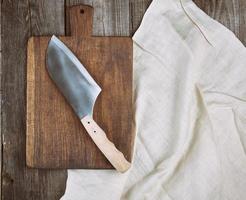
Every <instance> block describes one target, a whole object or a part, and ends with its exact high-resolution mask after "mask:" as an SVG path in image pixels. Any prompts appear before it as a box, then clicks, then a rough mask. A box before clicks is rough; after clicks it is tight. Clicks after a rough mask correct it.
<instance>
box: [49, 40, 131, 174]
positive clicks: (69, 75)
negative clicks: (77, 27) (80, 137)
mask: <svg viewBox="0 0 246 200" xmlns="http://www.w3.org/2000/svg"><path fill="white" fill-rule="evenodd" d="M46 62H47V63H46V66H47V70H48V73H49V75H50V77H51V79H52V80H53V81H54V82H55V84H56V85H57V87H58V88H59V90H60V91H61V93H62V94H63V95H64V96H65V98H66V100H67V101H68V103H69V104H70V105H71V106H72V108H73V110H74V112H75V113H76V115H77V116H78V117H79V119H80V121H81V123H82V124H83V126H84V128H85V129H86V131H87V133H88V134H89V135H90V137H91V138H92V140H93V141H94V143H95V144H96V145H97V147H98V148H99V149H100V150H101V152H102V153H103V154H104V156H105V157H106V158H107V159H108V160H109V162H110V163H111V164H112V165H113V166H114V168H115V169H116V170H117V171H119V172H125V171H127V170H128V169H129V168H130V163H129V162H128V161H127V160H126V159H125V157H124V155H123V154H122V153H121V152H120V151H119V150H118V149H117V148H116V147H115V145H114V144H113V143H112V142H111V141H110V140H109V139H108V138H107V136H106V134H105V132H104V131H103V130H102V129H101V128H100V127H99V126H98V125H97V123H96V122H95V121H94V120H93V107H94V104H95V102H96V99H97V96H98V95H99V94H100V92H101V88H100V86H99V85H98V84H97V83H96V82H95V80H94V79H93V78H92V77H91V75H90V74H89V73H88V71H87V70H86V68H85V67H84V66H83V64H82V63H81V62H80V61H79V60H78V59H77V57H76V56H75V55H74V54H73V53H72V51H71V50H70V49H69V48H68V47H67V46H66V45H65V44H64V43H63V42H62V41H61V40H59V39H58V38H57V37H56V36H52V37H51V39H50V41H49V44H48V48H47V52H46Z"/></svg>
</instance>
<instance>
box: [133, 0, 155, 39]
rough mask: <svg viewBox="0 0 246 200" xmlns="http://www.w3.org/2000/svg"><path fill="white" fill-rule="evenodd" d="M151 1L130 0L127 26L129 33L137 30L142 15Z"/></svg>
mask: <svg viewBox="0 0 246 200" xmlns="http://www.w3.org/2000/svg"><path fill="white" fill-rule="evenodd" d="M151 2H152V0H130V2H129V4H130V6H129V8H130V21H129V28H130V32H131V35H133V34H134V33H135V31H136V30H137V28H138V27H139V25H140V23H141V21H142V18H143V15H144V13H145V11H146V10H147V8H148V7H149V5H150V3H151Z"/></svg>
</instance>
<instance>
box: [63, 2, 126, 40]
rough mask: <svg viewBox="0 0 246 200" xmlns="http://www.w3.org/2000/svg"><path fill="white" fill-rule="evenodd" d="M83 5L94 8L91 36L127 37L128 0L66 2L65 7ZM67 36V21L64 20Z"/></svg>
mask: <svg viewBox="0 0 246 200" xmlns="http://www.w3.org/2000/svg"><path fill="white" fill-rule="evenodd" d="M78 4H85V5H90V6H92V7H93V8H94V17H93V35H96V36H129V35H130V28H129V20H130V18H129V16H130V15H129V0H124V1H122V0H106V1H102V0H67V1H66V6H67V7H68V6H72V5H78ZM66 19H67V21H66V24H67V26H66V31H67V33H68V34H69V32H70V31H69V19H68V18H66Z"/></svg>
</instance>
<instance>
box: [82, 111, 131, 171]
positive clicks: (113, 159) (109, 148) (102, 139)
mask: <svg viewBox="0 0 246 200" xmlns="http://www.w3.org/2000/svg"><path fill="white" fill-rule="evenodd" d="M81 123H82V124H83V126H84V127H85V129H86V131H87V133H88V134H89V135H90V137H91V138H92V140H93V141H94V143H95V144H96V145H97V147H98V148H99V149H100V151H101V152H102V153H103V154H104V156H105V157H106V158H107V159H108V161H109V162H110V163H111V164H112V165H113V166H114V168H115V169H116V170H117V171H119V172H125V171H127V170H128V169H129V168H130V166H131V163H129V162H128V161H127V160H126V159H125V157H124V155H123V153H122V152H120V151H119V150H118V149H117V148H116V147H115V145H114V144H113V143H112V142H111V141H110V140H109V139H108V138H107V136H106V134H105V132H104V131H103V130H102V129H101V128H100V127H99V126H98V125H97V123H96V122H95V121H94V120H93V119H92V118H91V117H90V116H85V117H84V118H82V119H81Z"/></svg>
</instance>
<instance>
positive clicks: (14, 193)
mask: <svg viewBox="0 0 246 200" xmlns="http://www.w3.org/2000/svg"><path fill="white" fill-rule="evenodd" d="M47 1H48V0H47ZM96 1H97V2H99V3H98V4H97V5H98V7H97V8H96V10H97V11H96V13H98V14H96V15H95V16H98V19H96V20H95V21H94V34H96V35H103V34H104V33H105V34H106V33H108V34H109V33H110V34H111V33H113V31H111V28H110V26H107V24H111V23H112V22H111V23H107V22H105V21H107V20H108V18H112V15H111V14H110V13H111V10H110V9H105V8H103V6H102V8H101V4H105V5H106V4H107V3H105V2H103V1H101V2H100V1H99V0H94V1H93V0H91V1H90V0H88V1H86V0H85V1H78V3H84V2H89V3H90V2H91V4H90V5H92V3H93V2H96ZM107 1H110V0H107ZM194 1H195V2H196V3H197V4H198V6H199V7H201V8H202V9H203V10H204V11H205V12H207V13H208V14H209V15H210V16H211V17H213V18H215V19H217V20H219V21H220V22H222V23H224V24H225V25H226V26H227V27H228V28H230V29H232V30H233V31H234V32H235V33H236V34H237V36H239V38H240V39H241V41H242V42H243V43H244V44H246V41H245V40H246V31H245V28H246V25H245V24H246V23H245V21H246V16H245V15H246V8H245V7H246V1H244V0H232V1H231V0H209V1H208V0H194ZM36 2H37V1H36ZM51 2H54V1H51ZM66 2H67V4H68V5H72V4H73V3H76V1H69V0H66ZM122 2H123V1H122ZM149 2H150V0H131V1H130V4H129V5H130V15H129V23H130V25H129V27H130V28H129V32H130V33H134V32H135V30H136V29H137V27H138V25H139V23H140V21H141V19H142V16H143V14H144V11H145V10H146V8H147V5H148V4H149ZM238 2H239V3H238ZM1 3H2V4H3V5H2V9H1V10H2V13H1V14H2V17H1V19H3V22H2V30H3V32H2V35H3V36H4V40H3V41H2V45H1V46H2V48H1V49H3V50H4V51H5V53H2V57H3V60H2V66H3V67H2V85H1V87H2V89H1V91H2V103H1V104H2V114H1V119H2V120H1V121H2V127H1V132H2V134H3V137H5V139H4V140H3V141H2V142H3V146H5V147H4V148H5V150H4V152H6V151H9V153H7V154H6V155H3V157H4V158H3V159H5V157H6V156H9V158H6V159H7V160H6V161H5V164H3V167H4V166H5V167H4V168H8V167H10V168H11V167H13V166H16V167H14V169H13V170H10V171H11V172H12V173H10V174H9V173H8V171H6V170H5V174H3V179H2V188H3V189H4V191H5V192H4V193H3V195H2V198H3V199H18V200H22V199H25V200H29V199H35V200H38V199H49V200H53V199H58V196H59V195H54V193H61V191H62V188H64V183H63V182H62V181H61V182H62V183H60V182H57V184H58V186H56V187H55V188H54V190H55V191H54V192H53V194H49V195H47V193H48V192H49V193H51V191H47V190H53V186H52V184H50V182H49V181H47V183H48V184H46V181H41V182H40V185H39V186H38V185H37V182H38V181H39V177H40V176H44V174H47V173H46V172H43V170H41V171H39V172H35V173H34V172H32V173H30V172H29V170H28V172H26V171H27V169H26V168H23V161H22V160H21V159H22V158H23V157H22V156H20V154H22V153H21V152H18V151H21V148H20V147H18V144H21V145H23V143H24V142H23V140H20V137H19V136H18V134H21V135H22V137H23V134H24V130H23V127H24V120H23V119H22V118H23V114H21V112H22V113H24V110H23V108H22V106H23V105H24V104H23V98H24V94H23V92H24V90H23V80H22V79H23V69H25V68H24V65H23V53H24V52H22V51H19V49H22V48H23V46H24V45H23V40H26V39H27V36H26V32H29V31H31V30H30V29H29V30H27V27H28V23H29V21H30V20H29V17H30V16H29V14H28V5H26V4H28V3H27V0H26V1H24V0H19V1H13V0H9V1H7V0H4V1H1ZM51 4H52V3H51ZM235 5H236V6H235ZM59 7H60V6H59ZM13 8H14V9H13ZM46 9H48V8H46ZM50 9H51V10H52V9H55V8H54V7H52V6H51V8H50ZM101 10H104V11H105V10H108V11H109V12H110V13H106V12H102V11H101ZM40 12H42V11H40ZM43 12H44V13H45V12H46V11H45V10H44V11H43ZM124 12H129V11H124ZM215 13H217V14H215ZM108 15H110V16H109V17H108ZM116 15H117V14H116ZM235 15H236V16H238V15H239V16H240V17H239V20H238V19H235ZM103 17H104V18H103ZM113 18H114V17H113ZM26 20H27V21H26ZM4 21H5V22H4ZM102 21H103V22H102ZM113 23H114V22H113ZM51 24H52V25H53V26H55V22H52V23H51ZM44 26H46V25H45V22H44V24H43V26H42V30H43V29H44ZM103 27H104V29H105V31H103V30H104V29H103ZM234 27H235V28H234ZM125 28H126V27H125ZM234 29H235V30H234ZM236 29H237V30H236ZM12 30H14V32H12ZM46 30H47V33H48V29H46ZM125 30H127V28H126V29H125ZM16 33H18V35H16ZM36 33H37V32H36ZM37 34H38V33H37ZM60 34H62V32H61V33H60ZM11 37H12V38H13V41H11ZM23 38H24V39H23ZM4 41H5V42H4ZM3 43H5V44H3ZM9 45H10V46H9ZM8 46H9V47H10V48H11V49H10V48H9V47H8ZM17 47H18V50H17V49H16V50H14V51H15V52H14V53H9V52H10V51H11V50H12V49H15V48H17ZM15 53H16V55H17V56H15ZM20 56H21V57H20ZM8 57H9V58H8ZM24 57H25V56H24ZM11 60H14V61H11ZM17 66H18V67H17ZM19 67H20V69H18V68H19ZM14 71H16V72H17V73H19V72H20V71H21V74H18V75H17V74H16V73H15V72H14ZM5 81H7V82H5ZM4 82H5V83H4ZM18 83H21V84H22V86H21V85H20V86H18ZM18 89H22V93H21V92H19V91H18ZM12 90H13V91H12ZM16 91H17V93H16ZM12 95H14V96H13V97H12ZM19 95H20V96H19ZM19 101H22V103H21V102H19ZM16 102H17V103H16ZM12 105H13V108H10V107H11V106H12ZM11 112H12V113H11ZM15 115H16V116H15ZM8 120H9V121H8ZM13 123H14V125H13ZM19 130H20V131H19ZM4 135H5V136H4ZM16 135H17V136H16ZM15 137H16V138H17V141H16V142H14V144H13V145H12V144H10V142H13V141H15V140H14V138H15ZM9 138H11V139H9ZM14 145H17V147H16V150H15V149H14V148H15V147H14ZM8 149H10V150H8ZM22 150H23V152H24V148H23V147H22ZM12 160H13V161H12ZM14 170H16V173H14V172H13V171H14ZM20 171H22V172H21V173H20ZM19 173H20V175H18V174H19ZM13 174H14V176H13ZM58 174H60V173H57V175H58ZM52 176H53V175H51V174H50V175H45V176H44V177H46V179H47V180H49V179H51V178H52ZM16 177H17V178H16ZM27 179H28V180H29V181H28V180H27ZM44 179H45V178H44ZM16 180H17V182H18V183H13V182H15V181H16ZM22 180H23V182H22ZM33 183H34V185H35V186H33V187H32V188H30V185H32V184H33ZM18 184H20V186H19V187H20V188H19V189H18ZM13 185H14V186H13ZM40 191H42V193H44V194H40Z"/></svg>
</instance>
